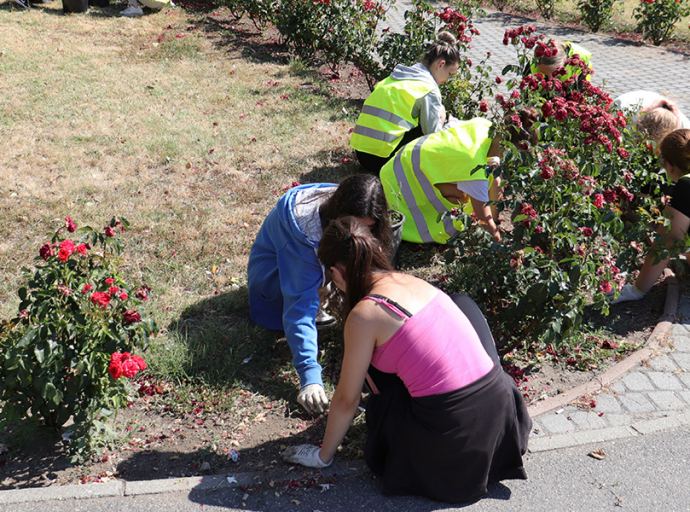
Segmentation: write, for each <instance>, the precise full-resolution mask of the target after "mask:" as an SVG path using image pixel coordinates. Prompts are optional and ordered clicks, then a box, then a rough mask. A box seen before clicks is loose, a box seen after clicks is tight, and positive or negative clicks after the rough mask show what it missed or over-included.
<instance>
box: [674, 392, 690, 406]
mask: <svg viewBox="0 0 690 512" xmlns="http://www.w3.org/2000/svg"><path fill="white" fill-rule="evenodd" d="M676 394H677V395H678V396H680V397H681V398H682V399H683V400H685V403H686V404H688V405H690V391H676Z"/></svg>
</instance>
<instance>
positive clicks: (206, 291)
mask: <svg viewBox="0 0 690 512" xmlns="http://www.w3.org/2000/svg"><path fill="white" fill-rule="evenodd" d="M120 8H121V7H118V6H112V7H110V8H107V9H103V10H95V9H92V10H91V11H89V13H87V14H84V15H70V16H63V15H62V13H61V4H60V2H53V3H51V4H45V7H41V8H40V9H34V10H32V11H29V12H25V11H16V10H13V9H11V8H10V7H9V5H8V4H5V5H3V6H0V48H2V49H3V50H2V51H3V54H2V57H1V58H0V76H2V81H3V94H2V96H0V130H2V137H0V197H2V202H1V208H0V234H1V236H0V266H1V267H2V268H3V269H4V272H3V279H2V283H1V284H0V304H1V306H0V317H2V318H7V317H8V316H10V315H12V314H13V313H14V310H15V308H16V304H17V300H16V290H17V288H18V287H19V282H20V276H21V271H20V268H21V267H22V266H28V265H30V264H31V262H32V260H33V258H34V257H35V255H36V254H37V250H38V247H39V246H40V244H41V243H43V241H44V240H45V234H46V233H47V232H49V231H51V230H54V229H55V228H57V227H59V225H60V223H61V219H63V218H64V217H65V216H67V215H70V216H72V217H73V218H75V219H76V220H77V222H78V223H80V224H87V223H88V224H91V225H94V226H98V225H99V224H102V223H105V222H106V220H108V219H109V218H110V217H111V216H112V215H122V216H124V217H126V218H127V219H128V220H129V221H130V223H131V225H132V227H133V229H132V233H130V234H129V236H127V237H126V238H125V240H124V241H125V244H126V247H127V249H128V251H127V262H126V264H127V265H128V266H129V270H130V271H131V272H132V273H133V274H134V275H135V276H136V277H139V278H141V279H142V280H144V281H145V282H147V283H150V285H151V286H153V288H154V292H155V294H154V297H155V299H154V301H155V302H154V303H153V306H154V307H155V308H156V309H157V310H159V313H160V314H159V322H160V323H161V324H162V325H166V323H167V322H168V321H171V320H174V319H175V318H176V317H178V316H179V315H180V313H181V311H183V310H184V308H186V307H187V306H189V305H192V304H195V303H196V302H198V301H200V300H202V299H203V298H204V297H207V296H212V295H213V294H214V293H216V292H218V293H222V292H224V291H226V290H229V289H230V287H232V286H233V284H236V283H238V282H239V283H242V282H243V281H244V279H245V267H246V261H247V256H248V253H249V249H250V246H251V241H252V237H253V234H255V233H256V232H257V230H258V229H259V226H260V224H261V222H262V220H263V218H264V216H265V215H266V214H267V213H268V211H270V209H271V208H272V207H273V205H274V204H275V201H276V199H277V194H279V193H280V192H281V191H282V189H283V188H284V187H285V186H286V185H289V184H290V183H291V182H293V181H317V180H319V181H321V180H324V181H325V180H328V179H331V180H340V179H341V178H342V177H344V176H345V175H347V174H349V173H350V172H354V171H355V170H356V167H355V166H354V165H353V164H350V166H345V165H343V164H342V157H343V155H344V154H346V153H347V152H348V151H349V150H348V148H347V141H348V138H349V134H348V129H349V127H350V126H351V122H352V120H350V119H347V116H346V115H345V114H344V113H343V108H342V107H343V103H342V102H340V101H339V100H336V99H328V98H327V97H325V96H324V95H322V94H319V93H314V92H313V89H314V87H317V86H316V85H313V84H312V83H311V81H310V79H309V77H308V76H305V75H304V74H300V73H292V72H291V68H290V66H289V65H288V64H287V63H279V62H277V61H275V60H274V61H273V62H259V61H257V60H254V59H249V58H243V57H240V56H238V52H236V51H234V48H233V46H232V45H229V46H224V45H223V44H219V43H223V42H225V38H226V35H224V34H223V33H219V34H207V33H204V32H203V31H202V30H201V29H200V28H199V26H200V22H201V21H202V20H201V19H198V18H194V17H193V16H191V15H189V14H187V13H185V12H184V11H182V10H179V9H174V10H169V11H166V12H161V13H155V14H152V15H149V16H144V17H143V18H138V19H123V18H120V17H117V16H116V14H117V12H118V10H119V9H120ZM161 36H162V40H159V39H160V38H161ZM275 82H278V84H277V85H275ZM261 104H263V105H261ZM305 175H306V176H305ZM214 266H215V268H216V270H217V271H216V272H215V273H211V270H212V269H213V267H214Z"/></svg>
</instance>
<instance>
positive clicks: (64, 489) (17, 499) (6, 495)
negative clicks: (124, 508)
mask: <svg viewBox="0 0 690 512" xmlns="http://www.w3.org/2000/svg"><path fill="white" fill-rule="evenodd" d="M124 485H125V484H124V482H123V481H122V480H111V481H110V482H104V483H100V484H85V485H55V486H53V487H41V488H32V489H13V490H11V491H2V492H0V504H7V503H27V502H33V501H48V500H69V499H86V498H104V497H107V496H122V493H123V490H124Z"/></svg>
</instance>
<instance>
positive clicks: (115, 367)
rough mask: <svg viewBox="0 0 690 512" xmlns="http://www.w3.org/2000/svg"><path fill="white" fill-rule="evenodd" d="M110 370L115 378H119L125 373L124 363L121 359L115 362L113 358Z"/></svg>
mask: <svg viewBox="0 0 690 512" xmlns="http://www.w3.org/2000/svg"><path fill="white" fill-rule="evenodd" d="M108 371H109V372H110V376H111V377H112V378H113V379H119V378H120V377H122V375H123V370H122V364H121V363H120V362H119V361H118V362H115V361H113V360H112V359H111V360H110V368H108Z"/></svg>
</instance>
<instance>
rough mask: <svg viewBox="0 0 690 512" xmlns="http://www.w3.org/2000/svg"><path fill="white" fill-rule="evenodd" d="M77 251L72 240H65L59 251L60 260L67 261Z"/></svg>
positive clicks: (61, 243)
mask: <svg viewBox="0 0 690 512" xmlns="http://www.w3.org/2000/svg"><path fill="white" fill-rule="evenodd" d="M75 250H76V247H75V246H74V242H73V241H72V240H70V239H67V240H63V241H62V242H60V249H59V250H58V258H59V259H60V261H67V258H69V255H70V254H72V253H73V252H74V251H75Z"/></svg>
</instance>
